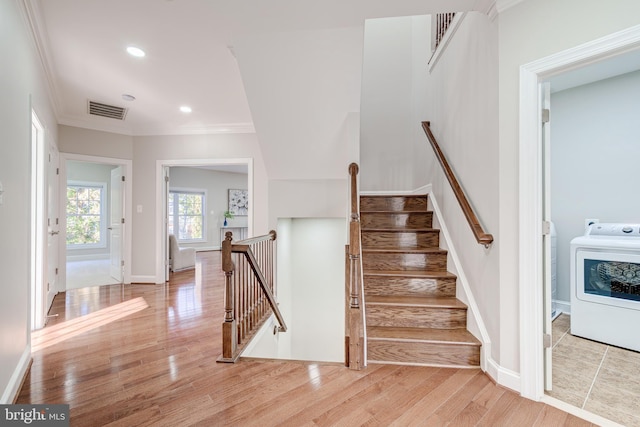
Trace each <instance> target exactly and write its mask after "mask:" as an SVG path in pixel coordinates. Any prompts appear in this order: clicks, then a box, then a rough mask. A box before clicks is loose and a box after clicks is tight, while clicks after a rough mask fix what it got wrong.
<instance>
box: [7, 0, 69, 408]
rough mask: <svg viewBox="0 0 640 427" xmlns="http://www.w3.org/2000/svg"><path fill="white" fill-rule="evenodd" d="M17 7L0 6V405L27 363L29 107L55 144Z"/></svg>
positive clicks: (34, 58)
mask: <svg viewBox="0 0 640 427" xmlns="http://www.w3.org/2000/svg"><path fill="white" fill-rule="evenodd" d="M25 16H26V15H25V14H23V11H22V9H21V2H18V1H1V2H0V57H2V58H3V59H2V67H0V93H1V94H2V96H0V129H1V130H2V131H1V132H2V136H1V137H0V182H2V186H3V190H4V194H3V195H2V197H3V203H2V204H1V205H0V236H2V238H1V239H0V271H2V278H1V279H0V292H1V293H2V298H0V393H1V397H0V403H11V399H13V397H14V394H15V393H16V392H17V387H18V386H19V382H20V381H21V380H22V378H21V374H22V372H24V370H25V369H26V367H27V363H28V361H29V359H30V352H29V348H30V347H29V344H30V343H29V330H30V320H29V319H30V312H31V310H30V304H31V303H30V244H29V241H30V235H31V232H30V217H31V212H30V196H31V187H30V185H31V175H30V173H31V172H30V171H31V108H32V107H33V109H34V110H35V111H36V113H37V114H38V117H39V118H40V120H41V121H42V122H43V125H44V127H45V138H46V140H47V142H54V143H55V141H56V139H57V127H56V122H55V118H54V114H53V109H52V107H51V105H50V103H49V99H48V92H47V89H46V86H45V79H44V74H43V72H42V68H41V64H40V62H39V58H38V57H37V54H36V50H35V45H34V43H33V41H32V39H31V36H30V33H29V31H28V29H27V28H28V27H27V23H26V20H25V19H26V18H25Z"/></svg>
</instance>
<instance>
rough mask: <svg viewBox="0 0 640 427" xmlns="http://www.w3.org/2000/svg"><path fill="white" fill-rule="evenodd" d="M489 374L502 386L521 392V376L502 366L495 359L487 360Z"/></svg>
mask: <svg viewBox="0 0 640 427" xmlns="http://www.w3.org/2000/svg"><path fill="white" fill-rule="evenodd" d="M486 372H487V374H488V375H489V376H490V377H491V378H493V379H494V380H495V381H496V382H497V383H498V384H500V385H501V386H504V387H507V388H510V389H511V390H514V391H518V390H520V383H521V381H520V374H518V373H517V372H515V371H512V370H510V369H507V368H503V367H502V366H500V365H499V364H498V363H497V362H496V361H495V360H493V358H489V360H487V371H486Z"/></svg>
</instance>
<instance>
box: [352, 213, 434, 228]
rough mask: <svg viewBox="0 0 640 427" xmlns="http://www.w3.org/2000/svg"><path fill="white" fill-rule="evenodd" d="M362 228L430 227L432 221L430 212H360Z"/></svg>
mask: <svg viewBox="0 0 640 427" xmlns="http://www.w3.org/2000/svg"><path fill="white" fill-rule="evenodd" d="M360 221H361V224H360V225H361V227H362V228H397V229H416V228H431V224H432V223H433V213H432V212H408V213H385V212H362V213H361V218H360Z"/></svg>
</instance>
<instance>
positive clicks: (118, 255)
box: [109, 166, 125, 283]
mask: <svg viewBox="0 0 640 427" xmlns="http://www.w3.org/2000/svg"><path fill="white" fill-rule="evenodd" d="M123 179H124V175H123V174H122V166H118V167H115V168H113V169H111V192H110V205H111V208H110V212H109V258H110V260H111V262H110V268H109V274H110V275H111V277H113V278H114V279H116V280H117V281H118V282H120V283H122V278H123V271H122V270H123V259H122V241H123V238H122V235H123V232H124V226H125V224H124V203H123V200H124V182H123Z"/></svg>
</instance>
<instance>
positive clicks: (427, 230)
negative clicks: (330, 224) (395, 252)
mask: <svg viewBox="0 0 640 427" xmlns="http://www.w3.org/2000/svg"><path fill="white" fill-rule="evenodd" d="M361 231H362V232H363V233H366V232H386V233H439V232H440V229H438V228H398V227H396V228H391V227H381V228H373V227H366V228H365V227H363V228H361Z"/></svg>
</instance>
